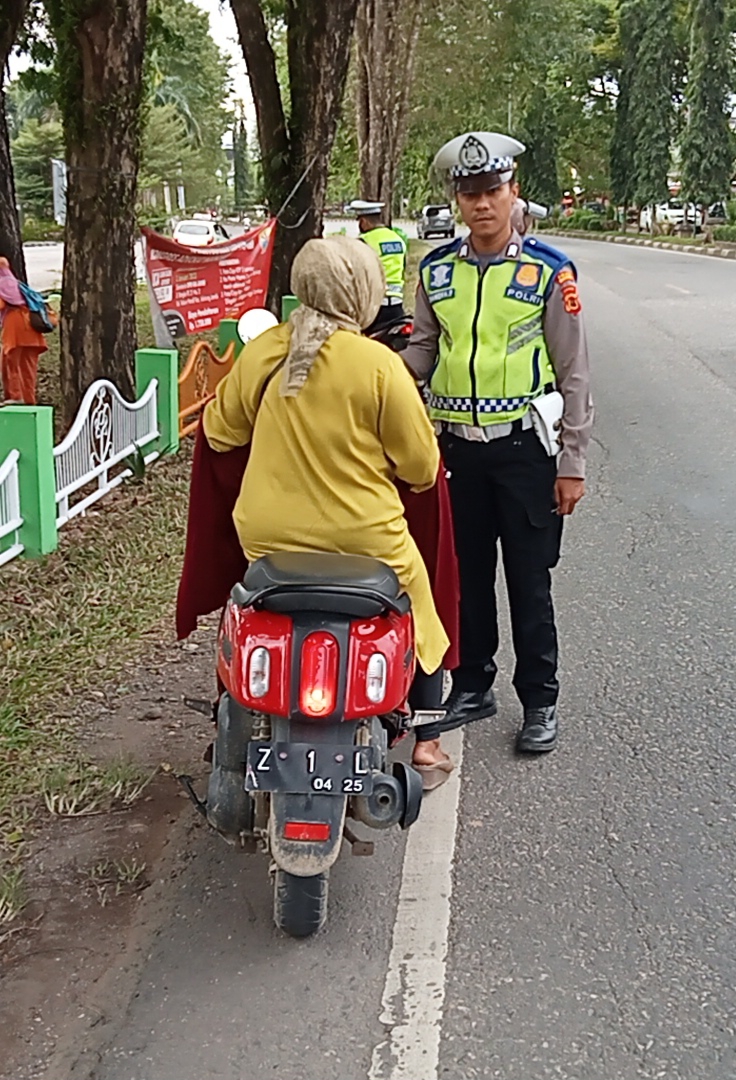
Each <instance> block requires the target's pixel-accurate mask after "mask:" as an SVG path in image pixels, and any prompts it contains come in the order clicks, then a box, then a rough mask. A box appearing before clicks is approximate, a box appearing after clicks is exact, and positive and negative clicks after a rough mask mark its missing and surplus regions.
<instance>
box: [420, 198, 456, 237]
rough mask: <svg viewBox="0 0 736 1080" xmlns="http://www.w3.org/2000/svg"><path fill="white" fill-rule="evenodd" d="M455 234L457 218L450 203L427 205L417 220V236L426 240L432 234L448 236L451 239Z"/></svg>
mask: <svg viewBox="0 0 736 1080" xmlns="http://www.w3.org/2000/svg"><path fill="white" fill-rule="evenodd" d="M454 235H455V218H454V217H453V216H452V207H451V206H450V204H449V203H437V204H435V205H432V206H425V207H424V209H423V210H422V213H421V215H420V217H419V221H418V222H417V236H418V237H419V239H420V240H426V239H427V238H428V237H430V236H446V237H447V238H448V240H451V239H452V238H453V237H454Z"/></svg>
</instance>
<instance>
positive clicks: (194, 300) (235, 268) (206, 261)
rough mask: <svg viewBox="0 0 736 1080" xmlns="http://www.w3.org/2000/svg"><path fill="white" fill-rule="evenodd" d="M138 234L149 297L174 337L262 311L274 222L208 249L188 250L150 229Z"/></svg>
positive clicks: (199, 331) (268, 271)
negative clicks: (143, 250) (143, 248)
mask: <svg viewBox="0 0 736 1080" xmlns="http://www.w3.org/2000/svg"><path fill="white" fill-rule="evenodd" d="M141 231H142V233H143V235H144V237H145V241H146V273H147V274H148V282H149V285H150V288H151V293H152V296H153V297H154V298H155V300H156V303H157V305H158V307H159V308H160V309H161V311H162V313H163V317H164V319H165V320H166V325H167V327H168V330H169V333H170V334H171V336H172V338H177V337H184V336H185V335H186V334H199V333H202V332H203V331H205V330H212V329H214V328H215V327H216V326H218V324H219V323H220V320H221V319H224V318H238V317H239V316H240V315H242V314H243V312H244V311H249V310H250V308H255V307H264V306H265V303H266V293H267V292H268V279H269V275H270V273H271V258H272V255H273V244H274V237H275V235H276V222H275V221H274V220H271V221H267V222H266V223H265V225H259V226H257V228H255V229H251V230H250V232H247V233H244V234H243V235H242V236H236V237H233V238H232V239H231V240H223V241H222V243H220V244H211V245H209V246H208V247H186V246H184V245H183V244H178V243H177V242H176V241H175V240H172V239H171V238H170V237H168V236H160V235H159V234H158V233H156V232H154V231H153V230H152V229H147V228H144V229H142V230H141Z"/></svg>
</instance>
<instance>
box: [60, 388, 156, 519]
mask: <svg viewBox="0 0 736 1080" xmlns="http://www.w3.org/2000/svg"><path fill="white" fill-rule="evenodd" d="M157 388H158V383H157V380H156V379H152V380H151V383H150V384H149V386H148V389H147V390H146V392H145V393H144V394H143V397H141V398H140V399H139V400H138V401H135V402H129V401H126V400H125V398H124V397H122V395H121V394H120V392H119V390H118V389H117V388H116V387H115V386H114V385H113V384H112V383H111V382H108V380H107V379H99V380H98V381H97V382H94V383H92V385H91V386H90V388H89V390H88V391H87V393H86V394H85V395H84V398H83V399H82V404H81V405H80V406H79V412H78V413H77V418H76V420H75V421H74V423H73V424H72V427H71V430H70V431H69V434H68V435H67V436H66V438H65V439H64V441H63V442H61V443H59V445H58V446H56V447H54V466H55V470H56V509H57V518H56V524H57V527H60V526H61V525H64V524H65V523H66V522H67V521H70V520H71V518H73V517H76V515H77V514H83V513H84V512H85V510H86V509H87V508H88V507H89V506H91V505H92V504H93V503H96V502H97V500H98V499H101V498H102V496H103V495H106V494H107V492H108V491H112V490H113V488H115V487H117V486H118V484H120V483H122V481H123V480H124V479H125V478H126V477H128V476H130V475H131V472H132V470H131V469H130V468H125V469H121V470H119V471H118V472H116V473H114V475H113V470H114V469H115V468H116V466H119V465H120V463H121V462H123V461H125V459H126V458H128V457H130V456H131V455H132V454H136V453H138V452H140V453H141V454H143V450H144V448H145V447H146V446H148V445H149V444H150V443H152V442H153V441H154V440H155V439H157V438H158V436H159V430H158V421H157V412H156V394H157ZM158 456H159V455H158V451H153V452H152V453H149V454H148V455H147V456H146V455H145V454H143V460H144V461H145V463H146V464H148V463H149V462H151V461H154V460H155V459H156V458H157V457H158ZM95 481H96V487H95V488H94V489H93V490H92V491H85V489H87V488H88V487H89V485H91V484H94V483H95ZM75 495H79V496H81V497H80V498H78V499H77V501H72V500H73V497H74V496H75Z"/></svg>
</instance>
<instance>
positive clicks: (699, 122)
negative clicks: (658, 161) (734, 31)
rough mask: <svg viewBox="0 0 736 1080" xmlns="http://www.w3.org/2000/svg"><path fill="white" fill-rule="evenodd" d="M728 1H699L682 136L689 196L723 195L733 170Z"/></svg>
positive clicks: (694, 17)
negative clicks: (685, 118)
mask: <svg viewBox="0 0 736 1080" xmlns="http://www.w3.org/2000/svg"><path fill="white" fill-rule="evenodd" d="M726 8H727V5H726V2H725V0H693V4H692V32H691V42H690V77H689V80H688V85H687V93H686V102H687V114H688V116H687V124H686V127H685V132H684V135H683V138H682V187H683V192H684V194H685V196H686V198H688V199H692V200H693V201H696V202H698V203H708V202H712V201H713V200H715V199H719V198H721V197H722V196H723V194H724V192H726V191H727V190H728V188H729V181H730V179H731V174H732V171H733V158H734V142H733V135H732V133H731V129H730V127H729V117H730V98H731V87H732V85H733V63H732V58H731V43H730V40H729V35H728V33H727V29H726Z"/></svg>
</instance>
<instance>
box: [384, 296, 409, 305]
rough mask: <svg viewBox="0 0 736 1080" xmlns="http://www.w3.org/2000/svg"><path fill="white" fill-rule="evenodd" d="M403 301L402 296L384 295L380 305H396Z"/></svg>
mask: <svg viewBox="0 0 736 1080" xmlns="http://www.w3.org/2000/svg"><path fill="white" fill-rule="evenodd" d="M403 303H404V298H403V296H384V298H383V300H382V301H381V307H397V306H398V305H399V304H403Z"/></svg>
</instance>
